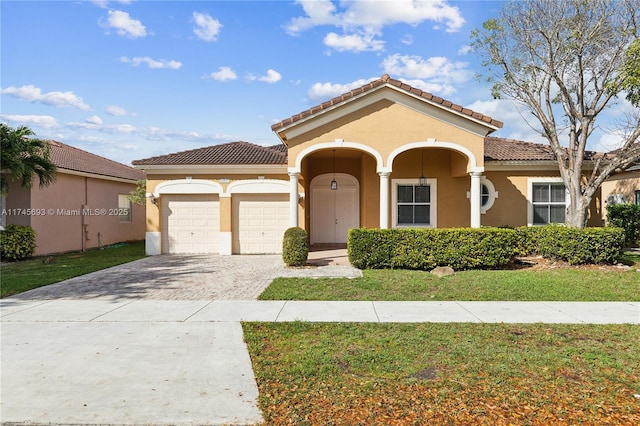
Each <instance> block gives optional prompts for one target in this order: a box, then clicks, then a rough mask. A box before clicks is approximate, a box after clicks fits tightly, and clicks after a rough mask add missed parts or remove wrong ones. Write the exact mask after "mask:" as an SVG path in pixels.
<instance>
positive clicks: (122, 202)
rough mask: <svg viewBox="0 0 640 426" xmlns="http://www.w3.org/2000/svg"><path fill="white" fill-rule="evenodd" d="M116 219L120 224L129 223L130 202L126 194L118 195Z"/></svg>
mask: <svg viewBox="0 0 640 426" xmlns="http://www.w3.org/2000/svg"><path fill="white" fill-rule="evenodd" d="M118 218H119V219H120V222H123V223H129V222H131V200H130V199H129V197H128V196H127V194H118Z"/></svg>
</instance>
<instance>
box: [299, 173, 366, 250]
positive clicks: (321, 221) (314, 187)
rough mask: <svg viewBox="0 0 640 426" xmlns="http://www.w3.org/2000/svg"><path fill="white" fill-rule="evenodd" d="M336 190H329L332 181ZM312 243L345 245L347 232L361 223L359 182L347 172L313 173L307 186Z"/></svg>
mask: <svg viewBox="0 0 640 426" xmlns="http://www.w3.org/2000/svg"><path fill="white" fill-rule="evenodd" d="M334 177H335V180H336V182H337V189H331V181H332V180H334ZM310 191H311V198H310V208H311V217H310V219H311V223H310V239H311V244H344V243H346V242H347V231H348V230H349V229H350V228H358V227H359V226H360V201H359V200H360V185H359V183H358V179H356V178H355V177H354V176H352V175H349V174H346V173H336V174H335V175H334V174H333V173H326V174H322V175H319V176H316V177H315V178H314V179H313V180H312V181H311V185H310Z"/></svg>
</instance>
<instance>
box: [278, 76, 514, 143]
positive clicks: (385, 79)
mask: <svg viewBox="0 0 640 426" xmlns="http://www.w3.org/2000/svg"><path fill="white" fill-rule="evenodd" d="M383 85H391V86H395V87H397V88H399V89H401V90H403V91H405V92H407V93H409V94H411V95H415V96H419V97H421V98H424V99H425V100H427V101H430V102H433V103H436V104H440V105H442V106H444V107H446V108H449V109H451V110H452V111H453V112H456V113H458V114H463V115H467V116H469V117H471V118H475V119H476V120H480V121H483V122H485V123H488V124H490V125H492V126H495V127H502V125H503V123H502V122H501V121H498V120H494V119H493V118H491V117H489V116H487V115H484V114H480V113H479V112H475V111H472V110H470V109H469V108H465V107H463V106H461V105H457V104H454V103H453V102H451V101H448V100H446V99H443V98H440V97H438V96H434V95H432V94H431V93H429V92H425V91H423V90H420V89H418V88H415V87H412V86H410V85H408V84H406V83H403V82H402V81H400V80H395V79H393V78H391V77H389V75H388V74H384V75H383V76H382V77H381V78H379V79H377V80H374V81H372V82H370V83H367V84H365V85H364V86H361V87H358V88H357V89H353V90H352V91H350V92H347V93H344V94H342V95H340V96H337V97H335V98H333V99H330V100H328V101H326V102H323V103H321V104H320V105H316V106H314V107H312V108H310V109H308V110H306V111H303V112H301V113H299V114H296V115H294V116H292V117H289V118H287V119H285V120H282V121H281V122H279V123H276V124H274V125H273V126H271V130H273V131H274V132H276V131H278V130H280V129H283V128H285V127H287V126H289V125H291V124H293V123H295V122H297V121H300V120H302V119H304V118H307V117H310V116H312V115H314V114H317V113H319V112H322V111H324V110H326V109H328V108H331V107H332V106H334V105H337V104H339V103H341V102H344V101H346V100H348V99H351V98H353V97H355V96H357V95H360V94H362V93H365V92H368V91H370V90H373V89H375V88H376V87H379V86H383Z"/></svg>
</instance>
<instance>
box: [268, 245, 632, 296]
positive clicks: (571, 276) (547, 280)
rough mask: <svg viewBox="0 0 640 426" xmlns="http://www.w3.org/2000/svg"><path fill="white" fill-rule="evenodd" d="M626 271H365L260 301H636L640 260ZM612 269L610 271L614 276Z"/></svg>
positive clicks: (285, 283) (303, 282) (290, 283)
mask: <svg viewBox="0 0 640 426" xmlns="http://www.w3.org/2000/svg"><path fill="white" fill-rule="evenodd" d="M624 262H625V263H626V264H627V265H631V266H632V268H631V269H629V270H628V271H622V270H615V269H613V268H609V269H603V270H600V269H599V268H598V267H591V268H571V267H568V268H547V269H541V270H529V269H517V270H495V271H494V270H492V271H460V272H456V273H455V274H454V275H451V276H448V277H443V278H438V277H436V276H434V275H432V274H429V273H428V272H425V271H407V270H365V271H363V277H362V278H356V279H329V278H327V279H322V278H321V279H313V278H277V279H275V280H274V281H273V282H272V283H271V285H270V286H269V287H268V288H267V289H266V290H265V291H264V292H263V293H262V294H261V295H260V297H259V299H260V300H433V301H439V300H504V301H509V300H513V301H640V272H638V271H637V269H640V256H638V255H630V254H627V255H625V257H624ZM612 269H613V270H612Z"/></svg>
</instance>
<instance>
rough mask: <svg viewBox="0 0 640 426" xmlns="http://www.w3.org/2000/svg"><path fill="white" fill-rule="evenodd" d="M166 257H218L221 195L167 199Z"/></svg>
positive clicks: (164, 198) (165, 219)
mask: <svg viewBox="0 0 640 426" xmlns="http://www.w3.org/2000/svg"><path fill="white" fill-rule="evenodd" d="M162 198H163V212H164V229H165V230H166V232H163V238H164V240H163V242H162V247H163V252H164V253H172V254H178V253H218V250H219V248H220V244H219V238H220V203H219V201H218V196H217V195H209V194H206V195H204V194H199V195H165V196H163V197H162Z"/></svg>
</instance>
